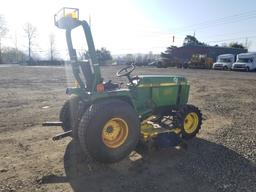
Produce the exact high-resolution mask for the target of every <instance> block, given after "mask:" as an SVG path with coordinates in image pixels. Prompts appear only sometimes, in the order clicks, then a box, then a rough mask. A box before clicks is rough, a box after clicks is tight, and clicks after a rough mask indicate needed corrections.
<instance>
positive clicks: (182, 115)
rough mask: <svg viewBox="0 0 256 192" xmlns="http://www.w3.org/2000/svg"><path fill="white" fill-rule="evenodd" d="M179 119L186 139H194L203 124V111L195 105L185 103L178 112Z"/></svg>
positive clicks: (183, 136)
mask: <svg viewBox="0 0 256 192" xmlns="http://www.w3.org/2000/svg"><path fill="white" fill-rule="evenodd" d="M177 121H178V124H179V127H180V128H181V135H182V138H184V139H187V140H188V139H192V138H193V137H195V136H196V134H197V133H198V132H199V130H200V129H201V126H202V113H201V111H200V110H199V109H198V108H197V107H195V106H193V105H184V106H183V107H181V108H180V110H179V111H178V113H177Z"/></svg>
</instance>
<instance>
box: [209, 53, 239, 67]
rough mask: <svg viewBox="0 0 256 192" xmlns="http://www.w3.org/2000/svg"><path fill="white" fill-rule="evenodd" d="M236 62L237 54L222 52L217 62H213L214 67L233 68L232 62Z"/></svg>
mask: <svg viewBox="0 0 256 192" xmlns="http://www.w3.org/2000/svg"><path fill="white" fill-rule="evenodd" d="M234 62H235V56H234V55H233V54H222V55H219V56H218V58H217V61H216V63H213V66H212V68H213V69H223V70H228V69H231V67H232V64H233V63H234Z"/></svg>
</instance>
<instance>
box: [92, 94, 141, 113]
mask: <svg viewBox="0 0 256 192" xmlns="http://www.w3.org/2000/svg"><path fill="white" fill-rule="evenodd" d="M113 100H121V101H124V102H126V103H128V104H129V105H131V106H132V107H133V108H134V109H135V110H136V107H135V105H134V103H133V101H132V99H131V98H130V97H128V96H114V97H113V96H111V97H104V98H98V99H96V100H94V101H92V104H94V103H98V102H108V101H109V102H110V101H113Z"/></svg>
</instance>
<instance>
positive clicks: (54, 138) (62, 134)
mask: <svg viewBox="0 0 256 192" xmlns="http://www.w3.org/2000/svg"><path fill="white" fill-rule="evenodd" d="M69 136H72V130H70V131H66V132H63V133H59V134H57V135H55V136H54V137H53V138H52V140H53V141H58V140H61V139H63V138H65V137H69Z"/></svg>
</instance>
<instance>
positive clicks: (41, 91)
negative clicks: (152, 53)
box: [0, 66, 256, 192]
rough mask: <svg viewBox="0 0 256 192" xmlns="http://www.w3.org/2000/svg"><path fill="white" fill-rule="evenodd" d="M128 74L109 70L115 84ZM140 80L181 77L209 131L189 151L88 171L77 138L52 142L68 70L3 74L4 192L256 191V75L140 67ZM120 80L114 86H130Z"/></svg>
mask: <svg viewBox="0 0 256 192" xmlns="http://www.w3.org/2000/svg"><path fill="white" fill-rule="evenodd" d="M119 68H120V67H118V66H115V67H103V68H102V73H103V75H104V76H105V79H106V80H108V79H113V77H114V74H115V72H116V70H117V69H119ZM134 74H177V75H183V76H185V77H187V78H188V80H189V81H190V84H191V94H190V99H189V103H192V104H194V105H196V106H198V107H199V108H200V109H201V110H202V113H203V114H204V119H205V120H204V122H203V128H202V129H201V131H200V133H199V134H198V136H197V138H195V139H193V140H191V141H189V142H188V148H187V149H186V150H185V149H175V148H173V149H165V150H158V151H151V152H144V153H142V156H143V158H142V159H141V160H138V161H131V160H129V159H128V158H127V159H125V160H123V161H121V162H119V163H116V164H113V165H100V164H97V163H95V164H91V165H88V164H87V163H86V162H85V160H84V158H83V157H81V156H79V155H76V154H78V153H79V149H77V148H75V145H74V142H72V141H71V139H70V138H65V139H63V140H61V141H57V142H54V141H52V139H51V138H52V136H53V135H54V134H56V133H59V132H61V128H59V127H42V126H41V123H42V122H44V121H46V120H58V113H59V109H60V107H61V105H62V104H63V102H64V101H65V100H66V99H67V97H68V96H66V95H65V87H66V86H67V82H68V84H72V79H71V77H70V75H69V74H68V73H66V72H65V68H64V67H23V66H15V67H8V66H6V67H0V98H1V99H0V146H1V147H0V191H6V192H7V191H12V192H13V191H23V192H30V191H31V192H32V191H33V192H34V191H51V192H52V191H56V192H60V191H75V192H87V191H88V192H98V191H111V192H115V191H116V192H120V191H131V192H135V191H140V192H141V191H147V192H153V191H154V192H155V191H161V192H164V191H204V192H205V191H208V192H210V191H232V192H233V191H250V192H252V191H256V73H253V72H251V73H246V72H229V71H213V70H182V69H172V68H169V69H157V68H148V67H138V68H137V69H136V72H135V73H134ZM124 80H125V79H124V78H121V79H120V78H117V77H114V81H116V82H118V81H119V82H120V81H124Z"/></svg>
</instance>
